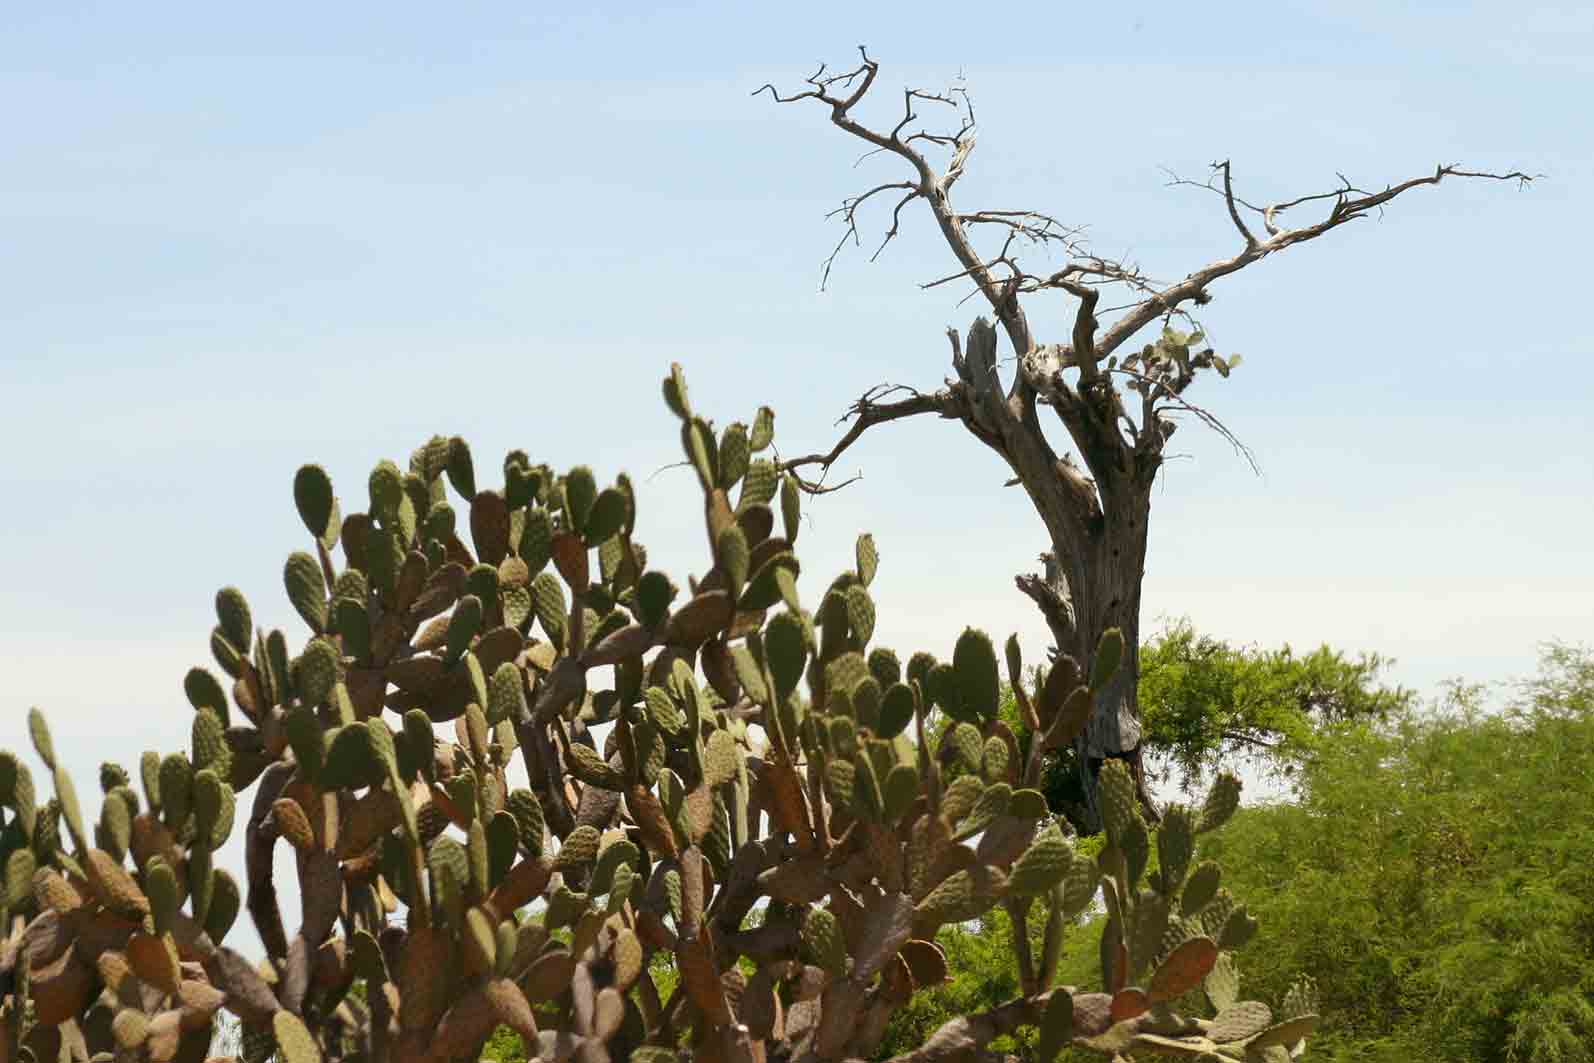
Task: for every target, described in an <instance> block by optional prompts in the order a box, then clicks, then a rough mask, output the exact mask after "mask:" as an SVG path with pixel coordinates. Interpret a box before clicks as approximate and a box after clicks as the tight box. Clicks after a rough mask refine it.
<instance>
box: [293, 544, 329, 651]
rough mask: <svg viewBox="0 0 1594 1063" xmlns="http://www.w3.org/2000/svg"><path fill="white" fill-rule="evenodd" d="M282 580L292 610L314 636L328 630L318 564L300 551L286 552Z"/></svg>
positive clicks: (319, 565)
mask: <svg viewBox="0 0 1594 1063" xmlns="http://www.w3.org/2000/svg"><path fill="white" fill-rule="evenodd" d="M282 583H283V586H285V587H286V588H287V590H288V601H290V602H292V603H293V608H294V611H295V612H297V613H298V614H299V616H300V617H301V618H303V620H304V622H305V623H306V624H307V625H309V627H310V630H311V631H313V632H315V633H316V634H317V635H319V634H321V633H322V632H324V631H325V630H326V629H327V594H326V584H325V582H324V581H323V579H322V575H321V563H320V562H319V561H317V560H316V559H315V558H314V557H312V556H310V555H309V554H307V553H305V552H303V551H302V550H301V551H298V552H296V553H293V554H290V555H288V560H287V562H286V563H285V564H284V565H283V566H282Z"/></svg>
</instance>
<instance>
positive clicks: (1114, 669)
mask: <svg viewBox="0 0 1594 1063" xmlns="http://www.w3.org/2000/svg"><path fill="white" fill-rule="evenodd" d="M1123 656H1124V634H1123V632H1122V631H1119V630H1118V629H1117V628H1115V627H1110V628H1108V629H1107V630H1106V631H1103V632H1102V633H1101V639H1100V641H1098V642H1097V643H1096V656H1095V658H1094V659H1093V660H1092V661H1091V664H1090V690H1091V693H1093V694H1094V693H1099V692H1100V691H1101V690H1102V689H1103V688H1105V687H1106V686H1107V684H1108V683H1110V682H1112V678H1113V676H1115V675H1117V674H1118V664H1119V662H1120V661H1122V660H1123Z"/></svg>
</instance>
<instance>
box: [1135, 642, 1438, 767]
mask: <svg viewBox="0 0 1594 1063" xmlns="http://www.w3.org/2000/svg"><path fill="white" fill-rule="evenodd" d="M1390 663H1391V662H1390V661H1389V660H1388V659H1387V658H1384V657H1380V656H1379V655H1377V654H1363V655H1361V656H1359V657H1357V658H1356V659H1355V660H1352V659H1350V658H1348V657H1347V656H1345V654H1344V653H1342V652H1340V651H1338V650H1334V649H1331V648H1329V647H1328V646H1320V647H1318V648H1317V649H1316V650H1313V651H1312V652H1311V653H1308V654H1305V655H1304V656H1298V655H1296V654H1295V653H1294V652H1293V651H1292V650H1291V649H1290V647H1288V646H1284V647H1282V648H1280V649H1277V650H1262V649H1257V648H1254V647H1236V646H1232V645H1230V644H1229V643H1226V642H1223V641H1221V640H1219V639H1215V638H1212V637H1211V636H1208V635H1201V634H1198V633H1197V632H1196V630H1195V629H1194V627H1192V626H1191V624H1190V622H1189V621H1188V620H1180V621H1178V622H1176V623H1174V624H1172V625H1170V626H1169V627H1167V628H1165V629H1164V630H1163V631H1162V632H1161V633H1160V634H1158V635H1157V636H1155V637H1154V638H1152V639H1150V640H1148V641H1147V642H1145V643H1144V644H1143V645H1142V646H1141V648H1140V682H1139V686H1138V693H1139V700H1140V712H1141V720H1142V724H1143V726H1144V728H1145V746H1146V750H1147V752H1148V753H1149V754H1151V755H1152V756H1154V757H1157V758H1161V759H1165V760H1167V761H1168V762H1169V763H1170V764H1171V765H1172V766H1173V767H1174V768H1175V769H1177V770H1178V771H1179V772H1180V774H1181V775H1182V776H1183V779H1184V781H1185V783H1186V784H1193V783H1195V782H1197V781H1199V780H1200V779H1201V778H1202V777H1204V776H1207V775H1210V774H1211V773H1212V772H1213V771H1215V770H1217V769H1219V768H1220V767H1230V766H1233V765H1234V764H1235V763H1236V761H1240V760H1244V761H1247V762H1249V763H1250V764H1252V765H1254V766H1262V767H1266V768H1273V769H1285V768H1288V767H1289V766H1290V765H1292V764H1294V763H1295V762H1297V761H1298V760H1299V759H1300V758H1301V757H1303V756H1304V755H1306V754H1308V753H1310V752H1311V750H1312V748H1313V745H1314V742H1315V739H1316V736H1317V734H1318V733H1319V730H1320V729H1321V728H1322V727H1323V726H1324V725H1327V724H1334V723H1340V722H1343V721H1347V720H1378V719H1384V718H1387V717H1389V716H1390V715H1392V714H1394V713H1396V712H1398V711H1399V710H1401V709H1404V708H1409V707H1410V706H1411V705H1412V702H1413V697H1414V695H1413V693H1412V692H1411V691H1409V690H1406V689H1404V688H1401V687H1394V688H1389V687H1385V686H1382V685H1380V684H1379V682H1378V679H1379V676H1380V674H1381V673H1382V672H1383V671H1384V670H1385V669H1387V668H1388V667H1389V665H1390Z"/></svg>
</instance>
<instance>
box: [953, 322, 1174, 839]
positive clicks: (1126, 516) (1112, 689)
mask: <svg viewBox="0 0 1594 1063" xmlns="http://www.w3.org/2000/svg"><path fill="white" fill-rule="evenodd" d="M996 347H997V332H996V330H995V329H994V328H993V327H992V326H991V325H990V324H989V323H988V322H987V321H985V320H984V319H983V318H981V319H979V320H976V321H975V322H974V324H973V326H972V327H971V328H970V329H969V331H968V336H967V341H966V343H962V344H959V343H957V342H956V337H955V336H954V348H953V368H954V369H955V370H956V372H957V374H958V381H957V382H956V383H955V384H954V385H953V386H952V388H951V390H950V392H949V394H948V396H947V399H948V404H949V407H950V408H949V409H948V410H947V411H944V412H945V413H946V414H947V415H948V416H952V415H955V416H959V417H961V418H962V419H963V422H964V424H965V426H966V427H967V428H968V429H969V431H970V432H972V433H973V434H974V435H975V436H976V437H977V438H979V439H980V440H981V441H982V442H984V443H985V444H986V445H988V446H990V447H991V448H992V449H993V450H996V451H997V452H998V453H999V454H1001V455H1002V457H1003V458H1005V459H1006V460H1007V463H1008V465H1009V466H1010V467H1011V468H1012V470H1013V472H1014V474H1015V476H1016V479H1017V482H1018V483H1019V484H1020V485H1022V486H1023V488H1024V490H1025V492H1026V493H1027V494H1028V495H1029V498H1030V501H1031V503H1032V504H1033V505H1034V506H1035V510H1036V512H1037V513H1038V514H1039V515H1040V518H1041V520H1042V522H1043V523H1044V524H1045V525H1046V529H1047V532H1048V533H1049V535H1050V537H1051V541H1052V548H1051V550H1050V551H1049V552H1048V553H1046V554H1043V555H1042V561H1043V563H1044V565H1045V573H1044V575H1042V576H1020V577H1019V578H1018V586H1019V589H1021V590H1022V591H1024V593H1026V594H1028V595H1029V596H1030V597H1031V598H1032V599H1033V600H1034V601H1035V603H1036V605H1037V606H1039V607H1040V610H1041V612H1042V614H1043V615H1044V616H1045V618H1046V622H1047V626H1048V627H1049V628H1050V629H1051V632H1052V639H1053V642H1054V643H1055V645H1056V648H1057V652H1058V653H1060V654H1066V655H1068V656H1070V657H1072V658H1074V660H1075V661H1077V662H1078V663H1079V665H1080V667H1081V668H1085V669H1088V668H1089V667H1090V662H1091V660H1092V658H1093V657H1094V656H1095V652H1096V645H1097V643H1098V642H1099V641H1100V640H1101V636H1102V633H1103V632H1105V631H1107V630H1108V629H1109V628H1117V629H1118V630H1119V631H1120V632H1122V634H1123V637H1124V657H1123V660H1122V663H1121V664H1120V665H1119V668H1118V672H1117V674H1116V675H1114V677H1113V679H1112V682H1110V683H1109V684H1108V685H1107V687H1106V689H1105V690H1103V691H1102V693H1101V695H1100V697H1099V698H1098V700H1097V704H1096V707H1095V712H1094V713H1093V714H1092V716H1091V721H1090V724H1089V726H1088V727H1087V728H1086V729H1085V731H1084V733H1083V734H1081V735H1080V736H1079V738H1078V739H1077V740H1076V742H1075V750H1076V752H1077V753H1078V758H1077V759H1078V762H1079V771H1080V773H1081V776H1080V783H1081V789H1082V790H1083V791H1084V793H1085V808H1084V812H1083V815H1082V817H1081V819H1082V822H1080V823H1077V824H1076V826H1078V827H1080V828H1081V829H1083V830H1087V831H1090V832H1095V831H1097V830H1099V829H1100V813H1099V811H1098V810H1097V803H1096V786H1095V776H1096V772H1097V771H1098V770H1100V768H1101V765H1102V762H1103V761H1105V760H1107V759H1108V758H1112V757H1118V758H1122V759H1125V760H1127V761H1128V762H1129V764H1130V767H1131V769H1132V770H1133V773H1134V776H1135V780H1136V783H1137V785H1138V786H1139V788H1140V793H1141V800H1142V803H1143V804H1144V805H1145V806H1146V812H1147V814H1148V816H1150V817H1153V818H1154V817H1155V816H1156V811H1155V807H1154V806H1153V804H1152V803H1151V800H1150V797H1149V795H1148V794H1147V792H1146V789H1145V773H1144V770H1143V768H1142V765H1141V757H1140V745H1141V731H1140V708H1139V704H1138V701H1137V699H1136V687H1137V684H1138V682H1139V679H1140V645H1139V637H1140V584H1141V579H1142V577H1143V574H1144V571H1145V562H1146V530H1147V520H1148V518H1149V516H1150V512H1151V486H1152V484H1153V483H1154V482H1155V478H1156V471H1157V468H1158V467H1159V466H1160V464H1161V461H1160V459H1161V453H1160V449H1159V450H1148V451H1138V452H1137V451H1133V450H1130V449H1128V448H1126V447H1124V446H1123V445H1122V443H1121V442H1120V441H1119V437H1118V435H1117V430H1116V428H1115V427H1114V424H1113V419H1114V417H1115V416H1116V411H1117V407H1116V405H1115V404H1114V401H1113V397H1112V395H1111V394H1110V393H1096V396H1095V397H1096V399H1097V401H1091V402H1080V403H1078V404H1077V405H1076V406H1074V407H1073V408H1071V409H1069V410H1068V411H1066V413H1067V415H1068V416H1067V418H1066V423H1067V425H1068V428H1069V430H1070V434H1071V435H1072V436H1073V437H1074V441H1075V443H1076V445H1078V446H1079V449H1080V451H1081V452H1082V453H1083V455H1084V457H1085V460H1086V462H1087V464H1088V465H1089V467H1090V469H1091V471H1092V472H1093V473H1094V474H1095V477H1096V478H1095V480H1094V481H1093V480H1091V479H1089V478H1087V477H1086V476H1085V475H1084V473H1083V472H1081V471H1080V470H1079V469H1078V468H1076V467H1075V466H1074V465H1073V464H1072V463H1071V462H1069V461H1067V460H1066V459H1059V458H1058V457H1057V455H1056V454H1055V453H1054V452H1053V451H1052V448H1051V446H1050V444H1048V443H1047V441H1046V437H1045V435H1044V434H1043V433H1042V431H1041V429H1040V424H1039V420H1038V418H1037V416H1036V411H1035V405H1034V403H1033V401H1032V400H1030V399H1028V398H1026V392H1025V391H1024V389H1023V388H1022V387H1021V386H1020V387H1016V388H1015V389H1014V391H1013V392H1011V393H1009V392H1005V391H1004V390H1003V389H1002V387H1001V384H1000V381H999V379H998V377H997V374H996ZM1021 372H1022V371H1021ZM1020 384H1022V379H1021V380H1020ZM1060 412H1063V411H1060Z"/></svg>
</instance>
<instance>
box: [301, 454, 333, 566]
mask: <svg viewBox="0 0 1594 1063" xmlns="http://www.w3.org/2000/svg"><path fill="white" fill-rule="evenodd" d="M293 504H294V506H295V507H296V508H297V509H298V510H299V519H300V520H302V521H304V527H305V530H306V531H308V532H309V533H310V534H311V535H313V536H314V537H315V538H316V539H317V540H319V541H320V542H321V544H322V545H323V546H325V547H326V548H327V549H328V550H330V549H332V547H334V546H336V545H337V542H338V530H339V528H341V527H342V524H343V521H342V518H341V517H340V516H339V514H338V500H337V497H336V496H335V495H334V494H333V493H332V479H331V477H329V476H327V472H326V470H325V469H323V468H322V467H321V466H319V465H303V466H300V468H299V471H298V472H297V473H295V474H294V477H293Z"/></svg>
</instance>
